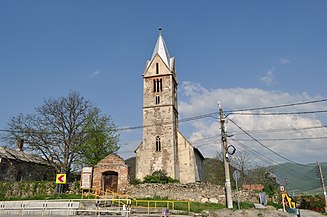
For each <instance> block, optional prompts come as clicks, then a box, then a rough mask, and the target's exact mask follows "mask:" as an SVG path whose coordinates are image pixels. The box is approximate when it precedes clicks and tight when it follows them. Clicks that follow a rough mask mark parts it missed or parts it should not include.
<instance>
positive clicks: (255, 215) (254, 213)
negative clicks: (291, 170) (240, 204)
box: [206, 207, 326, 217]
mask: <svg viewBox="0 0 327 217" xmlns="http://www.w3.org/2000/svg"><path fill="white" fill-rule="evenodd" d="M206 214H207V216H208V217H294V216H296V215H295V214H294V213H293V214H289V213H287V212H283V211H281V210H276V209H275V208H273V207H267V208H266V209H246V210H236V211H233V210H228V209H223V210H217V211H209V212H207V213H206ZM300 216H301V217H326V215H323V214H321V213H318V212H313V211H310V210H300Z"/></svg>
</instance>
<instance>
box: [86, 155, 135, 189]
mask: <svg viewBox="0 0 327 217" xmlns="http://www.w3.org/2000/svg"><path fill="white" fill-rule="evenodd" d="M128 185H129V179H128V165H127V164H126V163H125V161H124V159H122V158H121V157H119V156H118V155H116V154H110V155H108V156H107V157H105V158H104V159H102V160H101V161H100V162H99V163H97V165H95V166H94V168H93V181H92V188H94V189H98V190H101V191H102V192H106V191H109V192H119V193H121V192H123V191H124V189H125V188H126V187H127V186H128Z"/></svg>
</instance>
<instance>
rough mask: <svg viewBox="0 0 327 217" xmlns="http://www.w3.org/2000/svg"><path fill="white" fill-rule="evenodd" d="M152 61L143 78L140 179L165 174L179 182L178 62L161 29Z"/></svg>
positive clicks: (139, 149) (137, 174)
mask: <svg viewBox="0 0 327 217" xmlns="http://www.w3.org/2000/svg"><path fill="white" fill-rule="evenodd" d="M159 31H160V32H159V37H158V39H157V43H156V46H155V48H154V51H153V54H152V57H151V59H150V60H148V61H147V63H146V66H145V71H144V74H143V126H144V128H143V141H142V143H141V145H140V146H139V147H138V149H137V150H136V154H137V155H136V164H137V165H136V178H138V179H141V180H142V179H143V178H144V176H146V175H152V173H153V172H155V171H158V170H163V171H165V172H166V173H167V175H168V176H170V177H172V178H174V179H178V180H179V178H180V177H179V159H178V145H177V131H178V108H177V79H176V69H175V58H174V57H170V56H169V53H168V50H167V47H166V44H165V41H164V39H163V37H162V33H161V29H159Z"/></svg>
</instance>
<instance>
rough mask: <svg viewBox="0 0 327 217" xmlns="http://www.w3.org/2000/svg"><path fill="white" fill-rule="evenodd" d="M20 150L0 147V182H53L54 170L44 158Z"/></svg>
mask: <svg viewBox="0 0 327 217" xmlns="http://www.w3.org/2000/svg"><path fill="white" fill-rule="evenodd" d="M20 147H21V148H17V149H16V150H15V149H10V148H7V147H0V181H3V182H9V181H41V180H55V169H54V167H52V166H51V165H50V164H49V163H48V162H47V161H46V160H45V159H44V158H42V157H40V156H37V155H33V154H28V153H25V152H23V150H22V146H20Z"/></svg>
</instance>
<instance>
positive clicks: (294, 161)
mask: <svg viewBox="0 0 327 217" xmlns="http://www.w3.org/2000/svg"><path fill="white" fill-rule="evenodd" d="M229 120H230V121H231V122H232V123H233V124H234V125H235V126H236V127H238V128H239V129H240V130H241V131H243V132H244V133H245V134H246V135H248V136H249V137H250V138H252V139H253V140H254V141H255V142H257V143H258V144H260V145H261V146H263V147H264V148H266V149H267V150H269V151H270V152H272V153H274V154H275V155H277V156H279V157H280V158H282V159H284V160H286V161H288V162H292V163H295V164H299V163H297V162H295V161H292V160H290V159H288V158H286V157H284V156H282V155H280V154H278V153H277V152H275V151H273V150H272V149H271V148H269V147H267V146H266V145H264V144H263V143H262V142H260V141H259V140H257V139H256V138H254V137H253V136H252V135H251V134H249V133H248V132H246V131H245V130H244V129H243V128H242V127H240V126H239V125H238V124H236V123H235V122H234V121H233V120H232V119H229Z"/></svg>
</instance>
